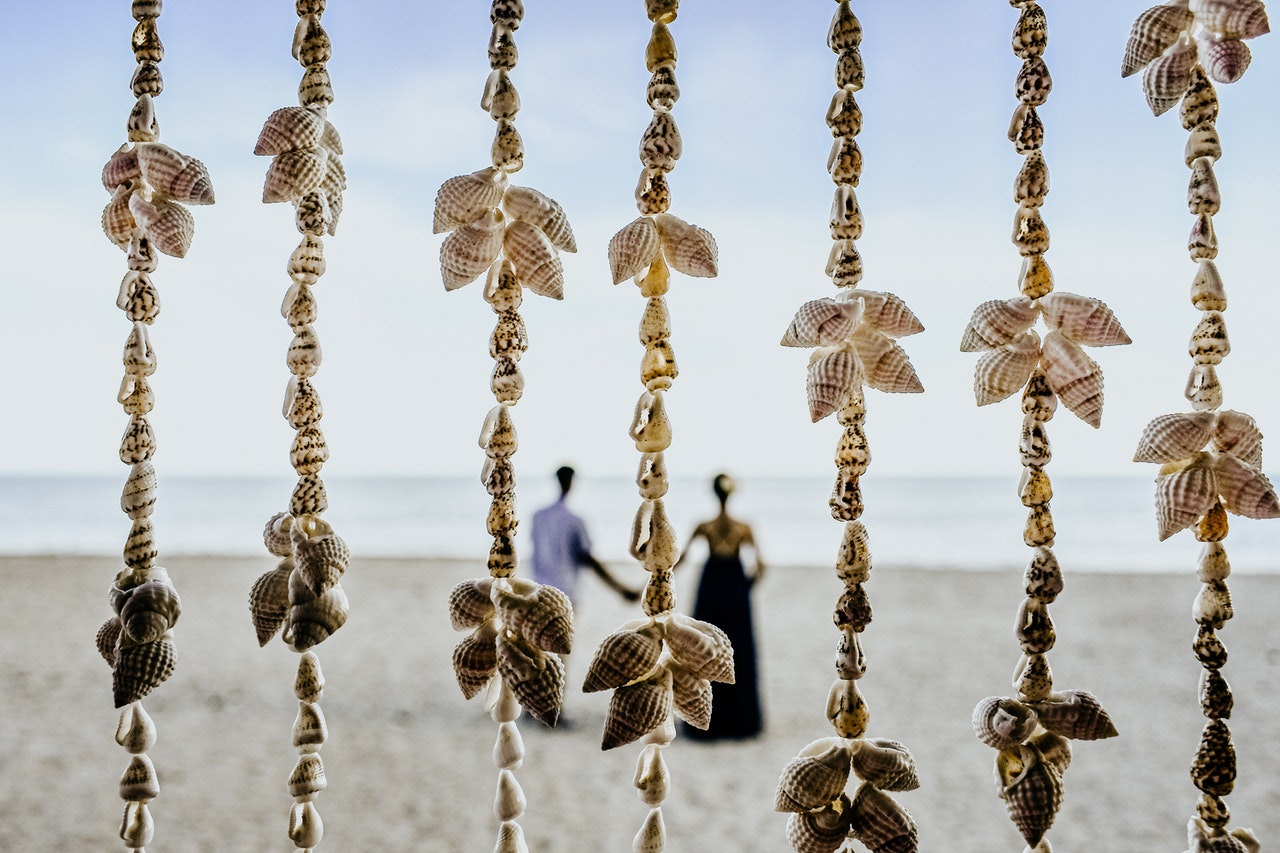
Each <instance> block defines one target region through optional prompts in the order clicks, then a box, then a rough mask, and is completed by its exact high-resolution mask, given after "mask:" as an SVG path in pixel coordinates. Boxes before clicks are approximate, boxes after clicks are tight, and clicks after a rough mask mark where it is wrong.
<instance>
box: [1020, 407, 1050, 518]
mask: <svg viewBox="0 0 1280 853" xmlns="http://www.w3.org/2000/svg"><path fill="white" fill-rule="evenodd" d="M1033 420H1034V418H1033ZM1018 499H1019V500H1020V501H1022V505H1023V506H1025V507H1032V506H1041V505H1042V504H1047V503H1048V502H1049V501H1051V500H1053V483H1051V482H1050V481H1049V475H1048V474H1046V473H1045V471H1044V469H1043V468H1039V467H1035V466H1029V467H1027V468H1024V469H1023V471H1022V477H1021V479H1020V480H1019V481H1018Z"/></svg>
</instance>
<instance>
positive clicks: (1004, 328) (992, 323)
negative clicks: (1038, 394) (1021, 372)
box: [960, 296, 1039, 396]
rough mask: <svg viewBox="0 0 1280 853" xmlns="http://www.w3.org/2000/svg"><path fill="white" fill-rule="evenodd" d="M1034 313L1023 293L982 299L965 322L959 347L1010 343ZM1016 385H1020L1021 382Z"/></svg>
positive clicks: (964, 349)
mask: <svg viewBox="0 0 1280 853" xmlns="http://www.w3.org/2000/svg"><path fill="white" fill-rule="evenodd" d="M1038 313H1039V312H1038V311H1037V310H1036V306H1035V305H1034V304H1033V303H1032V301H1031V300H1030V299H1028V298H1027V297H1025V296H1018V297H1015V298H1013V299H992V300H990V301H988V302H983V303H982V304H981V305H979V306H978V307H977V308H975V309H973V316H971V317H970V318H969V325H967V326H965V329H964V334H963V336H962V337H961V338H960V351H961V352H980V351H982V350H993V349H996V348H998V347H1002V346H1005V345H1007V344H1009V343H1012V342H1013V340H1014V339H1015V338H1017V337H1018V336H1019V335H1021V334H1022V333H1023V332H1025V331H1027V330H1028V329H1030V328H1031V326H1032V325H1033V324H1034V323H1035V321H1036V317H1037V316H1038ZM1023 381H1024V382H1025V380H1023ZM1018 387H1022V383H1019V386H1018ZM1010 393H1012V392H1010ZM1006 396H1008V395H1006Z"/></svg>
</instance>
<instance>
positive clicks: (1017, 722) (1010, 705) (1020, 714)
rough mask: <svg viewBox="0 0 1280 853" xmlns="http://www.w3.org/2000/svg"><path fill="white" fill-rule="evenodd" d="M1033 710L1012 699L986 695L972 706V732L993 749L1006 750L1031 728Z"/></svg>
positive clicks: (1032, 727)
mask: <svg viewBox="0 0 1280 853" xmlns="http://www.w3.org/2000/svg"><path fill="white" fill-rule="evenodd" d="M1036 724H1037V719H1036V712H1035V711H1034V710H1033V709H1032V708H1030V707H1028V706H1026V705H1024V704H1023V703H1021V702H1019V701H1018V700H1016V699H1007V698H1004V697H1000V696H988V697H987V698H986V699H983V700H982V701H981V702H979V703H978V706H977V707H976V708H974V709H973V731H974V733H975V734H976V735H977V736H978V740H980V741H982V742H983V743H985V744H986V745H987V746H990V747H992V748H994V749H1010V748H1012V747H1016V746H1018V744H1020V743H1022V742H1023V741H1025V740H1026V739H1027V738H1028V737H1030V736H1031V734H1032V732H1034V731H1035V728H1036Z"/></svg>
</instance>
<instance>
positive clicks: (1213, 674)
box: [1200, 669, 1235, 720]
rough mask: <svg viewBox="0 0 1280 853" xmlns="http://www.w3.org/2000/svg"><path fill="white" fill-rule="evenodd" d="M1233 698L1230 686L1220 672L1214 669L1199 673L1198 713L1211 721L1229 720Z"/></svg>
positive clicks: (1233, 704)
mask: <svg viewBox="0 0 1280 853" xmlns="http://www.w3.org/2000/svg"><path fill="white" fill-rule="evenodd" d="M1234 706H1235V698H1234V697H1233V696H1232V695H1231V686H1230V685H1229V684H1227V679H1226V678H1224V677H1223V675H1222V672H1221V671H1220V670H1216V669H1203V670H1201V671H1200V711H1201V713H1203V714H1204V715H1205V716H1206V717H1208V718H1209V719H1211V720H1226V719H1230V717H1231V711H1232V708H1234Z"/></svg>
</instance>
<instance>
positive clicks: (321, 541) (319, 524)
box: [289, 516, 351, 595]
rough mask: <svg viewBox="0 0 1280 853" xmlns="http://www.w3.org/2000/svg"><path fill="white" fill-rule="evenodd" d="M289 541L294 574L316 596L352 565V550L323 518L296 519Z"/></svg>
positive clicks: (335, 581) (305, 517)
mask: <svg viewBox="0 0 1280 853" xmlns="http://www.w3.org/2000/svg"><path fill="white" fill-rule="evenodd" d="M289 538H290V540H291V541H292V542H293V556H294V564H295V567H296V568H295V571H297V573H298V575H299V577H300V578H301V580H302V582H303V583H305V584H306V585H307V587H308V588H309V589H310V590H311V591H312V592H314V593H315V594H316V595H319V594H321V593H322V592H324V591H325V590H327V589H329V588H330V587H332V586H333V585H334V584H336V583H337V582H338V581H339V580H340V579H341V578H342V575H343V573H345V572H346V570H347V566H348V564H350V562H351V549H350V548H348V547H347V543H346V542H345V541H344V540H343V539H342V537H341V536H339V535H338V534H336V533H334V532H333V527H332V526H330V525H329V523H328V522H327V521H325V520H324V519H321V518H317V517H314V516H301V517H299V518H295V519H294V520H293V524H292V525H291V526H290V529H289Z"/></svg>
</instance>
